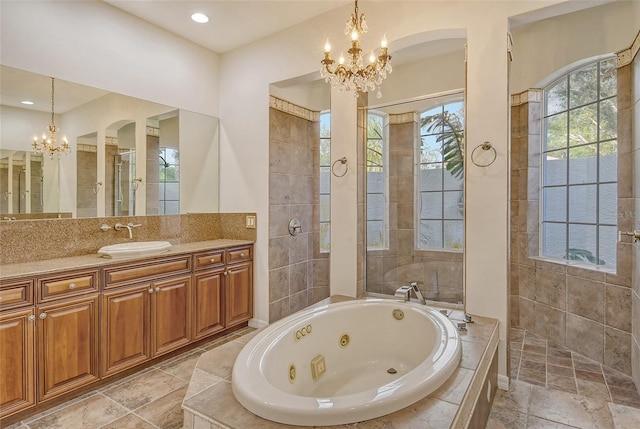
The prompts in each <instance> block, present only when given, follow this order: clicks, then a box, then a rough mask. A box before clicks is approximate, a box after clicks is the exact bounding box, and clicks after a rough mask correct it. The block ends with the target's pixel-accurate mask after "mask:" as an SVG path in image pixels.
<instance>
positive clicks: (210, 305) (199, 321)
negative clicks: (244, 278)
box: [193, 249, 225, 340]
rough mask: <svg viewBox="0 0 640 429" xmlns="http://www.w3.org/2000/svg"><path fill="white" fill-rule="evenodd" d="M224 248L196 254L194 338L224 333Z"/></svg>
mask: <svg viewBox="0 0 640 429" xmlns="http://www.w3.org/2000/svg"><path fill="white" fill-rule="evenodd" d="M224 254H225V251H224V249H222V250H215V251H210V252H203V253H196V254H195V255H194V257H193V259H194V272H195V273H194V275H193V339H194V340H199V339H201V338H205V337H208V336H209V335H213V334H215V333H216V332H220V331H222V330H224V319H223V308H222V299H223V296H222V293H223V287H224V273H225V265H224Z"/></svg>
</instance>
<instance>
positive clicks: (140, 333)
mask: <svg viewBox="0 0 640 429" xmlns="http://www.w3.org/2000/svg"><path fill="white" fill-rule="evenodd" d="M149 286H150V285H148V284H142V285H137V286H133V287H128V288H122V289H116V290H109V291H105V292H104V293H103V294H102V298H101V299H102V317H101V338H102V341H101V347H102V351H101V357H102V372H101V374H102V376H103V377H106V376H109V375H112V374H115V373H116V372H119V371H122V370H124V369H127V368H130V367H132V366H135V365H137V364H140V363H142V362H144V361H146V360H148V359H151V349H150V345H149V338H150V335H151V334H150V330H151V326H150V320H151V294H152V293H153V291H151V292H149Z"/></svg>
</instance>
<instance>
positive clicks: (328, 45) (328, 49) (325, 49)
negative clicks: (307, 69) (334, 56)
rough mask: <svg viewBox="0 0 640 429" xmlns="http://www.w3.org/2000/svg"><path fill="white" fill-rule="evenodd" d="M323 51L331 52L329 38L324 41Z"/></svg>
mask: <svg viewBox="0 0 640 429" xmlns="http://www.w3.org/2000/svg"><path fill="white" fill-rule="evenodd" d="M324 51H325V52H331V44H330V43H329V39H327V41H326V42H325V43H324Z"/></svg>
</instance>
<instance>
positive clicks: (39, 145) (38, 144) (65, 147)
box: [33, 78, 71, 158]
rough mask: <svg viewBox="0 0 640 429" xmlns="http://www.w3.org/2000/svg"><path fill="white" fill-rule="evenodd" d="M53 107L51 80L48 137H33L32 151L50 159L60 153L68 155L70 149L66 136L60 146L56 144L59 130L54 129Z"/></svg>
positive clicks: (52, 84) (53, 96) (44, 135)
mask: <svg viewBox="0 0 640 429" xmlns="http://www.w3.org/2000/svg"><path fill="white" fill-rule="evenodd" d="M54 107H55V81H54V79H53V78H51V123H50V124H49V126H48V127H47V131H49V136H48V137H47V135H46V134H45V133H42V139H40V140H38V136H34V137H33V151H34V152H38V153H47V154H49V156H50V157H51V158H53V155H55V154H56V153H58V152H60V153H62V154H65V155H66V154H68V153H69V152H70V151H71V149H70V148H69V141H68V140H67V137H66V136H63V137H62V145H61V146H58V145H57V144H56V133H57V132H59V131H60V128H58V127H56V124H55V122H54Z"/></svg>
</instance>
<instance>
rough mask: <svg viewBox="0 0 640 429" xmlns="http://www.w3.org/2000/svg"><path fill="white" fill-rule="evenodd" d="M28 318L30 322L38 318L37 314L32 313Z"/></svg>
mask: <svg viewBox="0 0 640 429" xmlns="http://www.w3.org/2000/svg"><path fill="white" fill-rule="evenodd" d="M27 319H28V320H29V322H33V321H34V320H36V315H35V314H32V315H31V316H29V317H27Z"/></svg>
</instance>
